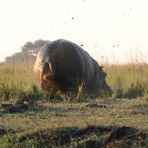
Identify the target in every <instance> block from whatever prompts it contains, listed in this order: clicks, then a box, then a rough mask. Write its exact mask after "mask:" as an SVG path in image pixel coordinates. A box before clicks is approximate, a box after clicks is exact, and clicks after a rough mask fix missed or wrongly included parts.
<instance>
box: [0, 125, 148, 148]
mask: <svg viewBox="0 0 148 148" xmlns="http://www.w3.org/2000/svg"><path fill="white" fill-rule="evenodd" d="M147 142H148V133H147V132H146V131H139V130H138V129H135V128H133V127H126V126H122V127H113V126H107V127H106V126H87V127H85V128H79V127H76V126H68V127H60V128H55V129H49V128H47V129H42V130H41V129H40V130H37V131H32V132H29V133H26V132H25V133H14V134H12V133H11V135H10V134H9V133H6V135H5V136H4V135H3V136H2V137H1V139H0V145H1V144H4V145H5V146H12V145H13V146H14V147H22V148H24V147H25V148H26V147H35V148H38V147H78V148H83V147H86V148H92V147H93V148H98V147H103V148H104V147H147V146H148V145H147V144H148V143H147Z"/></svg>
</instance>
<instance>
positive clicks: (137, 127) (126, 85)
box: [0, 64, 148, 147]
mask: <svg viewBox="0 0 148 148" xmlns="http://www.w3.org/2000/svg"><path fill="white" fill-rule="evenodd" d="M105 71H106V72H107V74H108V76H107V82H108V83H109V84H110V86H111V87H112V89H113V90H114V94H113V97H112V98H104V99H103V98H95V99H91V98H89V97H88V98H87V99H85V98H84V97H83V98H82V100H81V102H80V103H78V102H76V101H74V102H69V103H68V102H63V101H58V100H48V97H46V95H45V94H44V93H41V92H40V91H39V90H38V89H37V88H36V84H35V80H34V77H33V72H32V66H26V65H3V66H1V67H0V102H12V103H13V102H14V101H16V100H19V99H21V97H24V96H25V97H26V99H30V100H34V101H35V105H33V106H31V107H30V108H29V109H27V110H25V111H24V112H22V113H13V114H12V113H11V114H10V113H6V112H4V111H3V109H2V108H1V110H0V137H1V139H0V147H97V146H100V147H105V141H106V140H107V139H108V137H109V135H112V134H111V133H112V130H113V129H114V128H115V127H122V126H125V127H130V130H131V131H133V129H134V131H137V132H132V133H133V134H132V135H130V133H127V135H126V134H125V135H124V136H123V137H121V139H120V140H119V139H116V137H114V138H113V139H112V140H110V141H109V142H108V143H107V145H108V146H110V147H122V145H124V146H125V147H147V143H148V142H147V141H148V134H147V131H148V120H147V119H148V103H147V102H148V77H147V75H148V65H146V64H136V65H135V64H128V65H111V66H108V65H107V66H105ZM137 92H138V93H137ZM129 98H130V99H129ZM131 98H132V99H131ZM3 129H6V132H5V133H4V134H3V133H2V130H3ZM125 133H126V132H125Z"/></svg>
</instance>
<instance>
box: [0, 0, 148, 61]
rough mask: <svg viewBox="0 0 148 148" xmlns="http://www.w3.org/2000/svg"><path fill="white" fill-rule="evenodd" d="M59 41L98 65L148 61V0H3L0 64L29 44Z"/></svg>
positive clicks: (0, 8)
mask: <svg viewBox="0 0 148 148" xmlns="http://www.w3.org/2000/svg"><path fill="white" fill-rule="evenodd" d="M59 38H64V39H68V40H71V41H73V42H75V43H77V44H78V45H80V44H83V45H84V47H83V48H84V49H85V50H87V51H88V52H89V53H90V55H92V56H93V57H94V58H95V59H96V60H98V61H102V60H103V61H106V59H107V61H108V62H117V63H122V62H124V63H125V62H128V61H129V60H136V59H138V60H139V61H144V62H146V61H147V62H148V0H0V61H3V60H4V58H5V57H6V56H10V55H12V54H13V53H15V52H19V51H20V48H21V47H22V46H23V45H24V44H25V42H27V41H35V40H37V39H45V40H51V41H52V40H56V39H59Z"/></svg>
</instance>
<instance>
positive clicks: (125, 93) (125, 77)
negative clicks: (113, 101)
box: [0, 64, 148, 101]
mask: <svg viewBox="0 0 148 148" xmlns="http://www.w3.org/2000/svg"><path fill="white" fill-rule="evenodd" d="M104 67H105V68H104V70H105V71H106V72H107V79H106V80H107V83H108V84H109V85H110V87H111V88H112V89H113V91H114V94H113V97H115V98H135V97H148V64H126V65H105V66H104ZM24 96H25V97H31V98H32V99H37V98H39V97H43V94H42V93H41V92H40V91H39V90H38V89H37V86H36V82H35V79H34V75H33V72H32V65H22V64H21V65H1V66H0V101H2V100H11V99H18V98H19V97H24Z"/></svg>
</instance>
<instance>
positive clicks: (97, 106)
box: [86, 103, 107, 109]
mask: <svg viewBox="0 0 148 148" xmlns="http://www.w3.org/2000/svg"><path fill="white" fill-rule="evenodd" d="M86 107H88V108H93V109H101V108H107V106H106V105H104V104H95V103H94V104H87V105H86Z"/></svg>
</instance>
